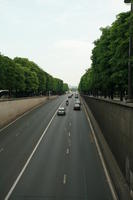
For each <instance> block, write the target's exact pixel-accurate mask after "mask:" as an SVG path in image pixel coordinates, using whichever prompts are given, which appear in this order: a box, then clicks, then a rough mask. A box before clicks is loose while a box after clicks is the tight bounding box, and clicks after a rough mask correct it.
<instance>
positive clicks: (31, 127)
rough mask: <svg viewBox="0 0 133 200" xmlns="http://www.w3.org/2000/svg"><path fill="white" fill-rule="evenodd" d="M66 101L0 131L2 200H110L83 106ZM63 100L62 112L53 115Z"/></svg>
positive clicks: (49, 103)
mask: <svg viewBox="0 0 133 200" xmlns="http://www.w3.org/2000/svg"><path fill="white" fill-rule="evenodd" d="M65 99H66V96H61V97H59V98H58V99H56V100H50V101H49V102H47V103H46V104H44V105H42V106H40V107H39V108H37V109H35V110H33V111H31V112H30V113H28V114H27V115H25V116H24V117H22V118H20V119H19V120H17V121H16V122H15V123H13V124H12V125H10V126H9V127H7V128H6V129H4V130H3V131H1V132H0V200H3V199H5V200H7V199H11V200H23V199H24V200H113V198H112V193H111V191H110V188H109V185H108V182H107V179H106V176H105V173H104V170H103V167H102V164H101V161H100V159H99V155H98V153H97V149H96V146H95V143H94V139H93V137H92V133H91V129H90V126H89V123H88V121H87V118H86V115H85V112H84V109H83V107H82V108H81V111H74V110H73V106H74V97H73V98H71V99H70V100H69V101H70V104H69V106H67V107H66V106H65V102H63V101H64V100H65ZM62 102H63V104H62V105H63V106H65V107H66V116H57V115H56V114H55V115H54V113H55V112H56V110H57V108H58V107H59V105H60V104H61V103H62ZM39 139H40V140H39Z"/></svg>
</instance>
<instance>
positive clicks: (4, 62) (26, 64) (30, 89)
mask: <svg viewBox="0 0 133 200" xmlns="http://www.w3.org/2000/svg"><path fill="white" fill-rule="evenodd" d="M0 90H9V92H10V95H14V96H16V97H19V96H32V95H45V94H48V93H49V91H50V93H52V94H59V95H60V94H63V93H65V92H66V91H67V90H68V85H67V84H66V83H63V81H62V80H60V79H58V78H54V77H52V76H51V75H50V74H48V73H46V72H45V71H44V70H42V69H41V68H40V67H39V66H38V65H37V64H36V63H34V62H32V61H29V60H28V59H27V58H20V57H16V58H14V59H13V60H12V59H10V58H9V57H7V56H3V55H1V54H0Z"/></svg>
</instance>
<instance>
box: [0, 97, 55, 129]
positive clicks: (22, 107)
mask: <svg viewBox="0 0 133 200" xmlns="http://www.w3.org/2000/svg"><path fill="white" fill-rule="evenodd" d="M48 98H49V97H46V96H45V97H36V98H35V97H34V98H25V99H17V100H9V101H8V100H7V101H1V102H0V128H2V127H3V126H5V125H7V124H8V123H10V122H11V121H13V120H15V119H16V118H17V117H19V116H21V115H22V114H24V113H25V112H27V111H29V110H31V109H33V108H34V107H36V106H39V105H41V104H43V103H44V102H46V100H47V99H48ZM52 98H55V96H51V97H50V99H52Z"/></svg>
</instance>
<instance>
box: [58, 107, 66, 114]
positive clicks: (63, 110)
mask: <svg viewBox="0 0 133 200" xmlns="http://www.w3.org/2000/svg"><path fill="white" fill-rule="evenodd" d="M65 114H66V111H65V108H64V107H60V108H59V109H58V112H57V115H65Z"/></svg>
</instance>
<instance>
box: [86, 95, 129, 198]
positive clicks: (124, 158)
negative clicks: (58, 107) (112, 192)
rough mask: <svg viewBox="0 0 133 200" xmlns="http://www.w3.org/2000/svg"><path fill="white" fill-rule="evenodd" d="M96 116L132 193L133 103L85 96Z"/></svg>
mask: <svg viewBox="0 0 133 200" xmlns="http://www.w3.org/2000/svg"><path fill="white" fill-rule="evenodd" d="M83 98H84V100H85V101H86V103H87V105H88V106H89V108H90V110H91V112H92V114H93V116H94V117H95V119H96V121H97V123H98V125H99V127H100V129H101V131H102V133H103V135H104V138H105V139H106V141H107V143H108V145H109V147H110V149H111V151H112V153H113V155H114V156H115V159H116V161H117V163H118V165H119V168H120V169H121V171H122V173H123V175H124V177H125V179H126V181H127V183H128V185H129V188H130V191H131V194H132V191H133V105H132V104H130V105H129V104H126V103H120V102H115V101H110V100H104V99H99V98H95V97H89V96H83Z"/></svg>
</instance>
